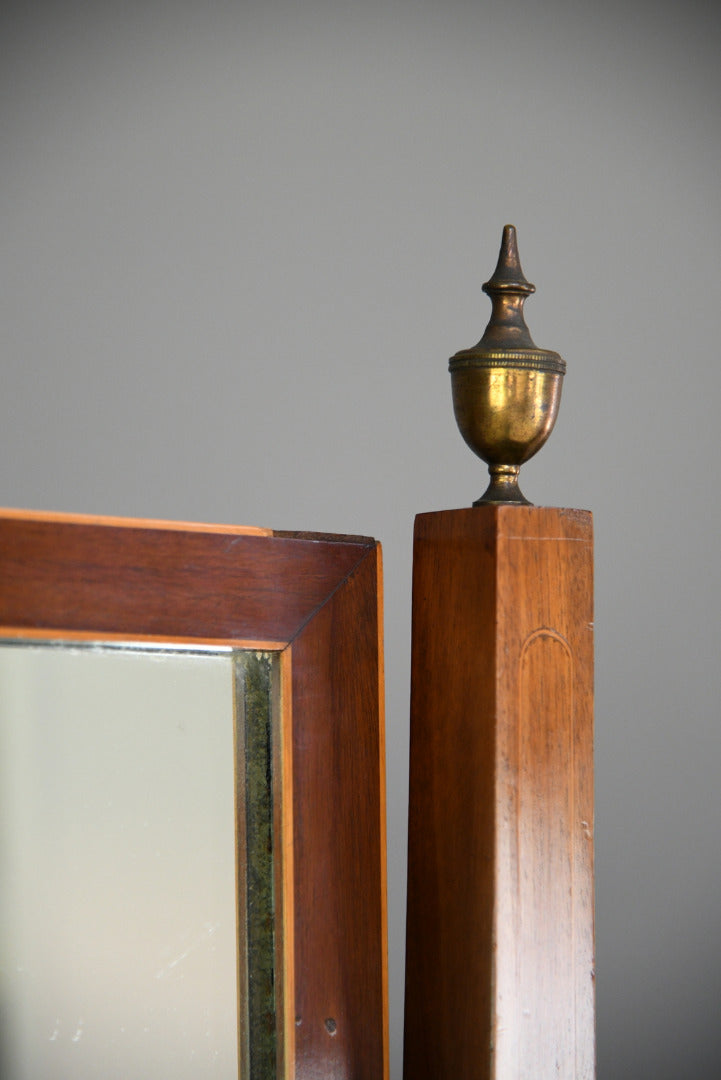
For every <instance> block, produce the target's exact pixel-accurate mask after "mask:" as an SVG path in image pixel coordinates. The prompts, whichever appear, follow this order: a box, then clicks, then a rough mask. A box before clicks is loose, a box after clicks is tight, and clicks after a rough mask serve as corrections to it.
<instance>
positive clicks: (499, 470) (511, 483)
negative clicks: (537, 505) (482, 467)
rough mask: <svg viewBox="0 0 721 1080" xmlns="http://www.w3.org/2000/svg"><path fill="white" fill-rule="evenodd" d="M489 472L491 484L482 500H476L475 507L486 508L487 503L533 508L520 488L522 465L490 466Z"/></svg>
mask: <svg viewBox="0 0 721 1080" xmlns="http://www.w3.org/2000/svg"><path fill="white" fill-rule="evenodd" d="M488 471H489V473H490V474H491V482H490V484H489V485H488V487H487V488H486V490H485V491H484V492H483V494H482V495H481V497H480V499H476V501H475V502H474V504H473V505H474V506H485V505H486V504H487V503H503V504H505V505H507V504H508V503H511V504H515V505H516V506H533V503H531V502H529V500H528V499H527V498H526V496H525V495H524V494H523V492H522V491H521V489H520V488H519V486H518V474H519V472H520V471H521V466H520V465H489V467H488Z"/></svg>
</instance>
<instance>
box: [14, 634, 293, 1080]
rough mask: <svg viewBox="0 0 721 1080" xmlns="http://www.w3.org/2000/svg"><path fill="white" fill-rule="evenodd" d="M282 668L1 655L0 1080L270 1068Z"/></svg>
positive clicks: (233, 653) (245, 655) (43, 650)
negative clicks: (276, 727) (276, 715)
mask: <svg viewBox="0 0 721 1080" xmlns="http://www.w3.org/2000/svg"><path fill="white" fill-rule="evenodd" d="M276 669H277V654H272V653H257V652H251V651H246V650H232V649H213V650H202V649H201V650H197V649H193V650H190V649H184V648H178V649H175V648H172V649H168V648H165V647H164V648H148V647H147V646H142V647H135V646H127V645H123V646H122V647H116V646H104V645H103V646H99V645H86V644H83V645H78V644H57V643H53V644H35V643H31V644H28V643H2V644H0V880H2V893H1V896H0V1075H1V1076H2V1077H3V1080H39V1078H41V1077H42V1078H43V1080H61V1078H62V1080H98V1077H103V1080H116V1078H117V1080H141V1078H142V1080H147V1077H151V1076H152V1077H153V1078H154V1080H160V1078H167V1080H170V1078H172V1080H184V1078H186V1077H187V1078H188V1080H190V1078H191V1077H193V1078H194V1080H196V1078H197V1077H199V1076H202V1077H213V1078H216V1077H217V1078H220V1077H222V1078H228V1080H231V1078H232V1080H235V1078H237V1077H238V1075H239V1074H240V1075H241V1076H253V1077H256V1076H257V1077H259V1078H260V1077H264V1076H266V1075H268V1076H274V1075H275V1053H276V1046H275V1040H276V1035H275V1022H274V1017H275V1001H274V997H273V993H274V991H273V985H274V977H273V976H274V964H275V946H276V943H275V942H274V921H275V920H274V900H273V891H274V889H273V873H274V871H273V800H274V780H273V752H272V740H273V712H274V711H275V712H277V688H276V684H277V678H276V674H277V672H276ZM274 702H275V703H276V704H274ZM257 1061H260V1062H262V1064H261V1065H260V1066H259V1065H257V1064H254V1062H257Z"/></svg>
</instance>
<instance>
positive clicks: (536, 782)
mask: <svg viewBox="0 0 721 1080" xmlns="http://www.w3.org/2000/svg"><path fill="white" fill-rule="evenodd" d="M592 563H593V535H592V521H591V515H590V513H588V512H585V511H580V510H558V509H547V508H536V507H530V506H516V505H483V506H478V507H475V508H472V509H468V510H451V511H444V512H440V513H431V514H422V515H420V516H419V517H417V518H416V526H415V538H414V562H413V639H412V642H413V645H412V648H413V653H412V692H411V775H410V820H409V870H408V929H407V961H406V1019H405V1077H406V1080H591V1078H592V1077H593V1076H594V1075H595V1050H594V982H593V980H594V971H593V964H594V959H593V952H594V935H593V622H592V619H593V580H592V574H593V568H592Z"/></svg>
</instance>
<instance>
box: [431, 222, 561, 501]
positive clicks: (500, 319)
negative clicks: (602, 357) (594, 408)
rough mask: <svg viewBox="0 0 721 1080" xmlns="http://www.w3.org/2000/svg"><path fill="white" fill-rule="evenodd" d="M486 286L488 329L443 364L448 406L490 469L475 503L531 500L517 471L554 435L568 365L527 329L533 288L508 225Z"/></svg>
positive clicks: (462, 433) (473, 448)
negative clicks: (449, 391) (449, 398)
mask: <svg viewBox="0 0 721 1080" xmlns="http://www.w3.org/2000/svg"><path fill="white" fill-rule="evenodd" d="M483 291H484V292H485V293H487V294H488V295H489V296H490V298H491V302H492V305H493V308H492V311H491V318H490V321H489V323H488V326H487V327H486V330H485V333H484V335H483V337H482V338H481V340H480V341H479V342H478V344H477V345H475V346H474V347H473V348H472V349H462V350H461V351H460V352H458V353H456V355H455V356H454V357H452V358H451V360H450V362H449V365H448V367H449V371H450V373H451V388H452V392H453V411H454V413H455V417H456V422H457V424H458V427H459V429H460V432H461V435H462V436H463V438H464V439H465V441H466V443H467V444H468V446H470V448H471V450H473V452H474V453H475V454H477V455H478V456H479V457H480V458H482V459H483V461H485V462H486V463H487V464H488V471H489V473H490V474H491V482H490V484H489V486H488V489H487V490H486V492H485V493H484V494H483V495H482V496H481V498H480V499H477V500H476V502H474V504H473V505H474V506H478V505H480V504H481V503H522V504H526V505H528V499H526V498H525V497H524V495H523V494H522V493H521V490H520V488H519V486H518V473H519V470H520V467H521V465H522V464H523V462H524V461H528V459H529V458H530V457H532V456H533V455H534V454H535V453H536V452H537V451H538V450H540V448H541V447H542V446H543V444H544V443H545V441H546V439H547V438H548V436H549V435H550V434H551V431H552V429H553V425H554V424H555V422H556V416H557V414H558V406H559V404H560V400H561V383H562V380H563V376H564V374H565V371H566V364H565V362H564V361H563V360H562V359H561V357H560V356H559V355H558V353H556V352H550V351H548V350H547V349H539V348H538V347H537V346H536V345H535V344H534V342H533V340H532V338H531V335H530V333H529V331H528V327H527V326H526V323H525V319H524V317H523V305H524V303H525V300H526V297H527V296H529V295H530V294H531V293H532V292H535V285H531V284H530V282H528V281H526V278H525V277H524V274H523V270H522V269H521V262H520V259H519V257H518V247H517V243H516V230H515V227H514V226H513V225H506V226H505V227H504V229H503V239H502V241H501V251H500V254H499V256H498V265H497V266H496V269H495V271H494V274H493V277H492V278H491V279H490V281H487V282H486V283H485V285H484V286H483Z"/></svg>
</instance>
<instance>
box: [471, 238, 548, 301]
mask: <svg viewBox="0 0 721 1080" xmlns="http://www.w3.org/2000/svg"><path fill="white" fill-rule="evenodd" d="M514 286H515V287H517V288H518V290H519V292H522V293H525V294H526V295H528V294H529V293H532V292H535V291H536V290H535V287H534V286H533V285H531V283H530V282H529V281H526V277H525V275H524V273H523V269H522V268H521V259H520V256H519V254H518V239H517V236H516V226H515V225H504V226H503V236H502V238H501V250H500V251H499V253H498V263H497V264H496V269H495V270H494V272H493V277H492V278H491V279H490V281H487V282H486V283H485V285H484V286H483V291H484V292H489V293H491V292H493V291H494V289H499V288H501V289H504V290H506V289H511V288H513V287H514Z"/></svg>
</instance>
